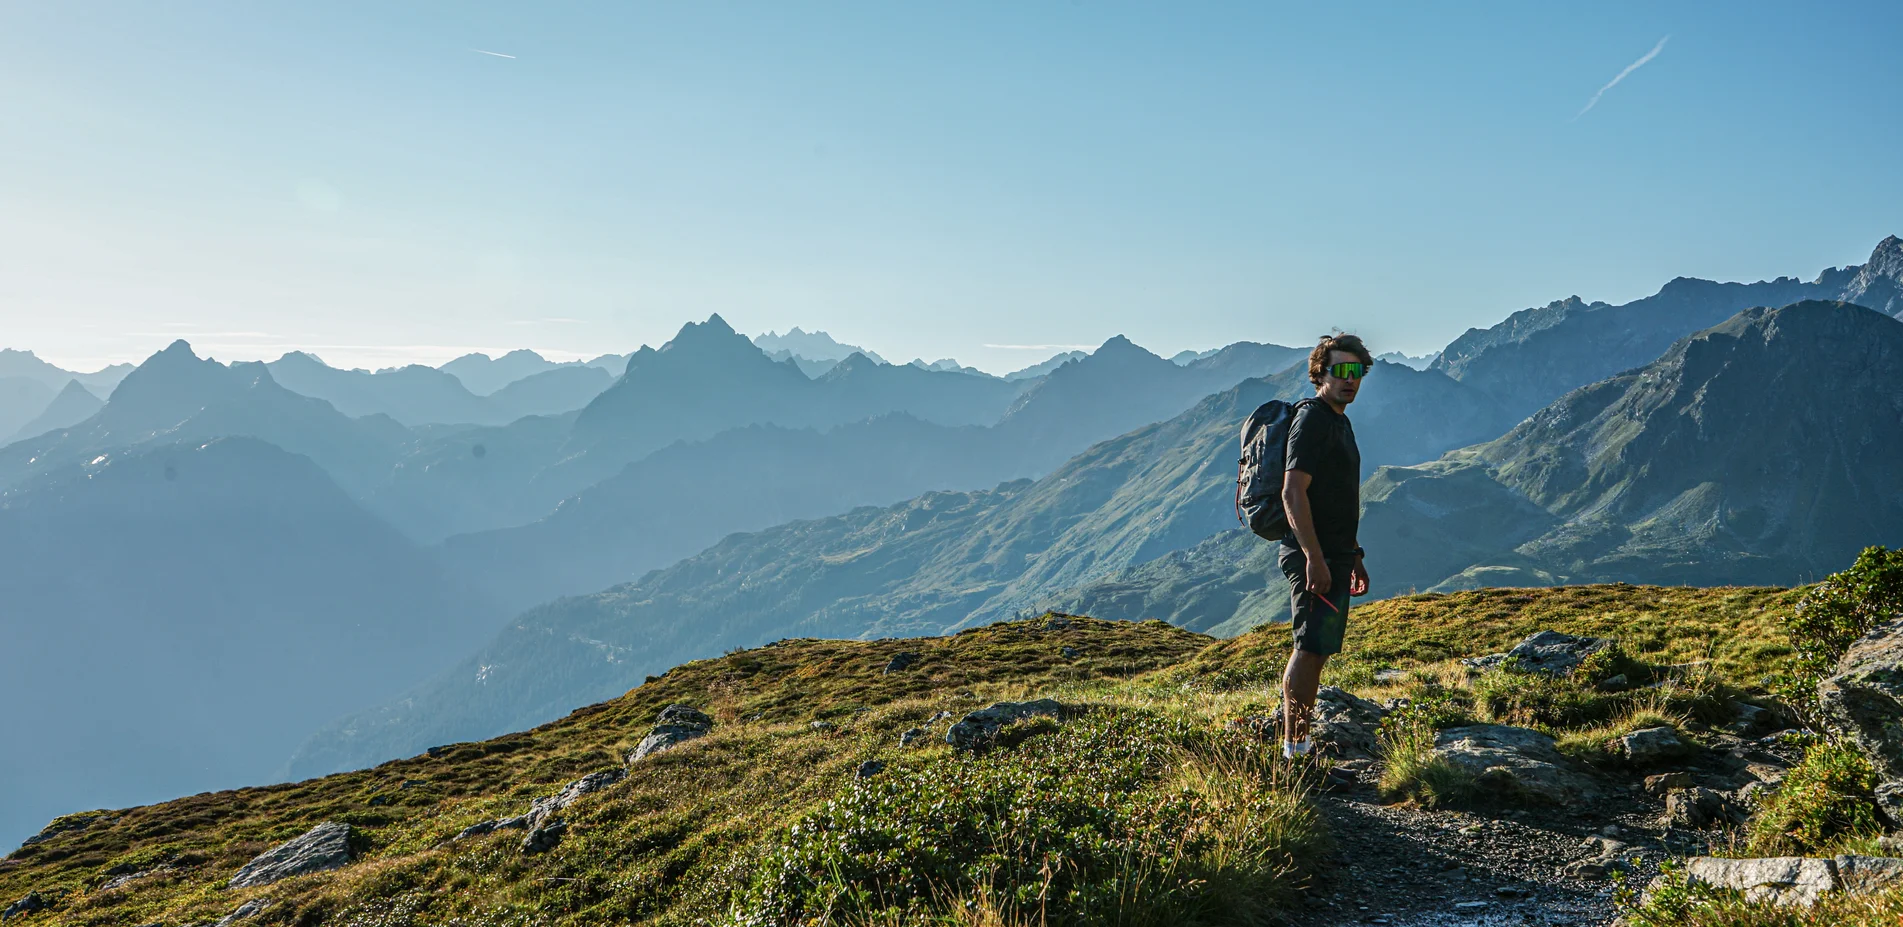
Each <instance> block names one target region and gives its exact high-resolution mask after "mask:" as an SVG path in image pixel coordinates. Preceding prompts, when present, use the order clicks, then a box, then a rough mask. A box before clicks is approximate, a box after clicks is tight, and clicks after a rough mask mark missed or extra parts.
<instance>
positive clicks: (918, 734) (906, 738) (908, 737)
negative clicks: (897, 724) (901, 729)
mask: <svg viewBox="0 0 1903 927" xmlns="http://www.w3.org/2000/svg"><path fill="white" fill-rule="evenodd" d="M930 736H932V732H931V731H928V730H926V729H924V728H922V727H915V728H911V729H909V730H907V731H906V732H905V733H903V734H900V735H899V746H901V747H909V746H911V745H913V744H923V743H924V742H925V738H927V737H930Z"/></svg>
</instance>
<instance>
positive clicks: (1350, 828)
mask: <svg viewBox="0 0 1903 927" xmlns="http://www.w3.org/2000/svg"><path fill="white" fill-rule="evenodd" d="M1316 799H1317V804H1318V806H1319V807H1320V808H1321V810H1322V813H1323V815H1324V817H1325V818H1326V819H1327V821H1328V826H1329V829H1330V831H1331V833H1333V835H1334V837H1335V840H1336V850H1335V852H1334V854H1333V855H1332V857H1331V858H1330V859H1329V860H1328V864H1327V866H1326V867H1325V868H1324V869H1323V870H1322V871H1321V872H1320V873H1319V874H1318V875H1317V877H1316V878H1315V880H1314V883H1313V884H1312V885H1311V887H1310V889H1309V891H1308V893H1307V895H1306V896H1305V897H1304V898H1303V900H1302V902H1301V904H1300V906H1299V907H1298V908H1297V909H1296V910H1295V911H1293V912H1291V913H1290V920H1291V922H1292V923H1293V924H1294V925H1296V927H1333V925H1338V924H1376V925H1387V927H1456V925H1468V924H1472V925H1486V927H1493V925H1506V924H1514V925H1521V924H1552V925H1567V927H1591V925H1602V924H1607V923H1609V922H1611V921H1612V919H1613V918H1614V917H1615V916H1616V915H1617V911H1616V909H1615V905H1614V903H1613V895H1614V892H1615V891H1616V890H1617V888H1618V887H1619V885H1620V882H1619V881H1618V880H1619V878H1620V877H1619V876H1616V875H1615V876H1610V877H1602V878H1596V879H1594V878H1582V877H1580V876H1578V875H1575V874H1572V873H1569V872H1568V871H1567V866H1568V864H1570V863H1573V862H1575V861H1579V860H1588V859H1592V858H1594V857H1597V856H1599V850H1598V848H1597V847H1596V846H1593V845H1590V844H1589V843H1588V841H1589V838H1592V837H1610V838H1611V839H1614V840H1618V841H1620V842H1622V843H1624V844H1626V845H1627V847H1628V849H1627V850H1626V851H1625V853H1624V854H1623V855H1624V857H1625V858H1627V859H1631V860H1633V861H1634V862H1635V864H1636V865H1635V867H1634V869H1633V871H1632V872H1631V873H1629V874H1628V875H1626V876H1625V877H1624V878H1626V879H1628V880H1633V882H1634V884H1638V885H1643V884H1644V883H1645V881H1646V880H1648V879H1650V878H1651V877H1652V876H1653V875H1655V874H1656V873H1657V870H1658V864H1659V862H1660V860H1662V859H1664V858H1665V857H1666V853H1665V851H1664V844H1663V843H1662V842H1661V838H1662V837H1664V836H1665V834H1664V833H1663V832H1662V830H1661V828H1659V827H1658V826H1657V825H1656V824H1655V823H1654V822H1656V821H1657V819H1658V817H1659V814H1660V812H1661V810H1662V809H1661V808H1660V807H1659V805H1658V803H1657V802H1656V801H1653V800H1651V799H1649V798H1647V797H1646V796H1645V795H1644V794H1643V793H1638V794H1627V795H1625V796H1622V797H1615V798H1613V799H1610V800H1608V801H1605V802H1601V803H1595V804H1593V805H1587V806H1582V807H1579V808H1572V809H1543V810H1525V811H1510V810H1501V811H1497V812H1496V811H1487V812H1480V813H1476V812H1466V811H1422V810H1419V809H1416V808H1412V807H1403V806H1391V805H1383V804H1381V803H1380V799H1379V797H1378V796H1377V795H1376V794H1375V792H1374V789H1373V788H1372V787H1370V786H1369V785H1366V784H1362V785H1357V786H1355V787H1353V788H1351V789H1347V790H1343V791H1336V792H1324V793H1321V794H1319V795H1317V796H1316ZM1609 828H1610V829H1609Z"/></svg>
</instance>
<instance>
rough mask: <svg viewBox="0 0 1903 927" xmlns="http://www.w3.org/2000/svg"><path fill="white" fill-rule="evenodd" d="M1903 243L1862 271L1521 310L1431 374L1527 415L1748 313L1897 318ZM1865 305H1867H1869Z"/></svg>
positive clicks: (1456, 344) (1473, 334)
mask: <svg viewBox="0 0 1903 927" xmlns="http://www.w3.org/2000/svg"><path fill="white" fill-rule="evenodd" d="M1899 287H1903V239H1900V238H1898V237H1896V236H1894V235H1892V236H1889V237H1888V238H1885V239H1883V240H1882V241H1881V242H1878V243H1877V246H1876V248H1875V250H1873V251H1872V252H1871V254H1870V259H1869V260H1868V261H1866V262H1865V263H1863V264H1862V265H1857V266H1851V267H1843V268H1831V269H1827V270H1825V271H1824V272H1823V273H1821V274H1819V275H1818V276H1817V279H1816V280H1814V281H1812V282H1810V283H1804V282H1802V281H1800V280H1798V279H1796V278H1794V277H1779V278H1777V279H1776V280H1769V281H1760V282H1758V283H1714V282H1712V281H1710V280H1697V279H1693V278H1689V277H1679V278H1677V279H1675V280H1673V281H1671V282H1670V283H1667V284H1666V285H1665V286H1664V287H1663V288H1661V289H1660V290H1659V291H1658V293H1657V294H1655V295H1652V296H1648V297H1646V298H1644V299H1640V300H1634V301H1633V302H1629V303H1625V304H1624V305H1619V306H1612V305H1608V304H1606V303H1587V302H1585V301H1583V300H1581V299H1580V298H1579V297H1577V296H1572V297H1568V298H1566V299H1563V300H1558V301H1556V302H1553V303H1550V304H1548V305H1546V306H1543V307H1539V308H1535V309H1522V310H1520V311H1519V312H1515V313H1513V314H1512V315H1510V316H1508V317H1507V318H1506V319H1505V320H1504V321H1502V322H1500V323H1499V324H1497V325H1494V326H1492V327H1491V328H1486V329H1468V330H1467V332H1466V333H1465V334H1463V335H1461V336H1460V337H1459V338H1456V339H1454V340H1453V342H1451V343H1449V344H1448V345H1447V347H1446V348H1445V349H1443V350H1442V351H1441V353H1440V356H1439V357H1438V358H1436V359H1435V360H1434V363H1433V367H1434V369H1436V370H1440V371H1442V372H1443V373H1446V374H1447V375H1448V376H1451V377H1453V378H1454V379H1456V380H1459V381H1461V382H1463V383H1466V384H1468V385H1470V386H1473V387H1476V388H1478V389H1480V390H1482V391H1484V392H1487V393H1489V394H1491V395H1493V396H1494V397H1495V398H1497V399H1499V400H1500V401H1501V402H1502V403H1504V404H1505V406H1506V408H1507V409H1508V410H1509V411H1511V412H1513V413H1514V414H1515V415H1529V414H1531V413H1532V412H1533V411H1534V410H1535V409H1538V408H1540V407H1542V406H1544V405H1546V404H1547V403H1549V402H1552V401H1553V400H1555V399H1557V398H1559V397H1560V396H1561V395H1564V394H1565V393H1566V392H1567V391H1569V390H1571V389H1573V388H1575V387H1578V386H1581V385H1583V384H1586V383H1592V382H1594V381H1597V380H1601V379H1604V378H1606V377H1609V376H1612V375H1613V374H1615V373H1618V372H1620V371H1622V370H1630V369H1632V368H1634V367H1638V366H1641V365H1643V364H1647V363H1650V362H1651V361H1652V360H1653V359H1654V358H1656V357H1658V356H1659V354H1661V353H1662V352H1664V351H1665V349H1666V348H1668V347H1670V346H1671V345H1672V343H1673V342H1676V341H1677V340H1679V339H1680V338H1683V337H1685V336H1686V335H1689V334H1691V333H1692V332H1695V331H1699V330H1701V329H1705V328H1709V327H1711V326H1713V325H1716V324H1718V323H1719V322H1722V321H1724V320H1725V319H1727V318H1730V317H1731V316H1732V315H1734V314H1736V313H1738V312H1740V311H1742V310H1745V309H1749V308H1752V307H1754V306H1784V305H1789V304H1791V303H1795V302H1799V301H1803V300H1846V301H1849V302H1853V303H1857V304H1859V305H1865V306H1872V304H1873V303H1874V304H1875V305H1874V306H1873V308H1876V309H1877V310H1879V311H1881V312H1883V313H1884V314H1886V315H1890V316H1892V317H1903V300H1900V298H1899V296H1898V293H1899ZM1866 300H1867V301H1866Z"/></svg>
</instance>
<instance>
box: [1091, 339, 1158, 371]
mask: <svg viewBox="0 0 1903 927" xmlns="http://www.w3.org/2000/svg"><path fill="white" fill-rule="evenodd" d="M1090 357H1091V359H1092V360H1097V361H1105V360H1125V359H1135V358H1146V359H1147V358H1155V359H1157V360H1161V361H1163V362H1164V363H1166V364H1167V363H1169V361H1166V360H1163V358H1162V356H1160V355H1158V354H1157V353H1155V352H1154V351H1151V350H1150V349H1148V348H1146V347H1144V346H1142V345H1140V344H1137V343H1136V342H1134V341H1131V340H1130V339H1129V338H1126V337H1124V336H1122V335H1114V336H1112V337H1111V338H1110V340H1109V341H1106V342H1104V343H1103V344H1102V345H1100V346H1098V348H1097V350H1095V351H1092V352H1091V353H1090ZM1172 366H1174V365H1172Z"/></svg>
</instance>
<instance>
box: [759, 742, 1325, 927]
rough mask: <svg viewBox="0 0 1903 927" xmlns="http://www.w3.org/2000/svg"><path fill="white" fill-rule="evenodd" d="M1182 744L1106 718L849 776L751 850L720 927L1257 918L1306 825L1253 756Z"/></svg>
mask: <svg viewBox="0 0 1903 927" xmlns="http://www.w3.org/2000/svg"><path fill="white" fill-rule="evenodd" d="M1164 728H1170V729H1168V730H1165V729H1164ZM1176 728H1183V729H1176ZM1198 741H1199V738H1198V737H1196V736H1195V735H1194V733H1193V732H1191V731H1189V730H1188V729H1187V728H1186V725H1185V722H1182V721H1180V720H1172V719H1168V718H1164V717H1161V716H1157V715H1152V714H1147V713H1142V712H1136V711H1124V712H1119V713H1116V714H1106V715H1099V716H1094V717H1086V718H1082V719H1076V720H1073V721H1071V722H1069V723H1067V724H1065V725H1064V726H1063V727H1062V728H1060V729H1058V730H1057V731H1054V732H1051V733H1048V734H1046V735H1044V736H1039V737H1036V738H1033V739H1030V740H1026V741H1023V742H1021V743H1019V744H1017V746H1016V748H1015V749H998V750H994V751H993V752H991V753H990V754H988V755H985V756H982V757H945V758H941V759H939V760H937V761H934V762H931V763H928V764H926V765H924V766H921V767H917V768H909V769H908V768H900V769H892V770H888V771H887V772H886V773H884V774H882V775H880V776H877V777H875V778H872V779H868V780H860V781H857V782H855V783H854V785H853V786H852V788H851V789H850V791H848V792H847V793H845V794H844V795H842V796H841V797H839V798H837V799H835V800H833V801H831V802H828V803H827V804H826V805H825V806H824V807H823V808H822V809H820V810H818V811H816V812H814V813H812V814H810V815H808V816H807V817H805V818H804V819H803V820H801V821H800V822H799V823H797V824H795V825H794V826H793V827H791V828H790V829H789V830H788V831H787V832H786V833H785V834H784V836H783V837H782V838H781V839H780V840H779V842H778V845H777V846H775V847H774V848H773V849H771V850H770V851H769V852H768V853H767V854H766V856H765V858H764V859H763V860H762V861H761V863H760V865H759V866H758V868H757V869H756V871H755V875H754V877H753V879H752V881H751V883H750V884H749V885H748V886H746V888H745V889H744V890H743V891H741V892H740V893H739V896H738V897H737V898H736V903H735V910H734V917H735V920H736V921H737V922H738V923H741V924H762V925H764V924H786V923H812V922H825V923H836V922H847V923H916V922H925V921H943V920H946V919H951V918H952V915H953V914H954V913H956V912H969V911H977V910H985V911H989V912H990V914H988V915H987V919H988V920H991V921H993V922H998V923H1009V922H1013V921H1017V920H1021V919H1034V920H1037V921H1039V922H1043V923H1052V924H1069V923H1112V922H1116V923H1132V924H1142V923H1157V924H1162V923H1254V922H1257V921H1259V920H1266V919H1267V918H1269V917H1270V913H1269V912H1272V911H1273V910H1274V909H1275V908H1276V904H1275V902H1277V901H1280V900H1284V899H1285V897H1286V893H1287V892H1288V891H1289V890H1290V888H1291V885H1292V875H1293V872H1294V868H1295V860H1296V859H1298V858H1306V857H1308V856H1309V855H1311V854H1312V853H1313V852H1314V850H1315V848H1316V846H1317V845H1318V844H1319V842H1320V841H1321V839H1322V838H1321V836H1320V835H1321V824H1320V822H1319V819H1318V818H1317V816H1316V815H1315V812H1314V810H1313V809H1312V808H1311V807H1310V806H1309V805H1308V804H1307V802H1306V801H1305V800H1304V799H1302V798H1301V797H1300V796H1299V795H1298V794H1296V793H1295V792H1294V791H1293V790H1292V789H1290V788H1288V787H1287V785H1288V783H1286V782H1280V781H1276V779H1275V777H1276V776H1278V775H1281V774H1279V773H1277V772H1275V771H1274V770H1275V769H1276V767H1275V765H1274V764H1273V763H1272V761H1270V760H1269V759H1267V758H1266V757H1265V756H1263V755H1261V754H1260V753H1257V754H1247V753H1236V754H1229V753H1223V752H1220V751H1218V752H1215V753H1211V752H1210V751H1209V750H1208V749H1206V748H1204V749H1199V750H1197V751H1192V750H1189V749H1186V748H1185V747H1184V746H1183V744H1186V743H1195V742H1198ZM959 916H960V917H962V916H963V915H962V914H960V915H959Z"/></svg>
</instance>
